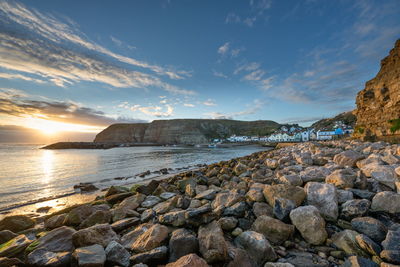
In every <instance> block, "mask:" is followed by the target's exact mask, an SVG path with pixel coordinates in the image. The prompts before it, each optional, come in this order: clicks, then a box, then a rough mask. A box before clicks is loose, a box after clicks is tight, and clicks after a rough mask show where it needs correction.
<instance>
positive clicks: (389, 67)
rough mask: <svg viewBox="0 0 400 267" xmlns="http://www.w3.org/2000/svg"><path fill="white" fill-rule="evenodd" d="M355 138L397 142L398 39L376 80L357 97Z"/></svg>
mask: <svg viewBox="0 0 400 267" xmlns="http://www.w3.org/2000/svg"><path fill="white" fill-rule="evenodd" d="M356 104H357V109H356V110H355V115H356V116H357V123H356V128H355V132H354V137H356V138H361V139H363V140H365V141H375V140H384V141H390V142H400V39H399V40H397V41H396V44H395V46H394V48H393V49H392V50H391V51H390V53H389V55H388V56H387V57H385V58H384V59H383V60H382V61H381V69H380V71H379V72H378V74H377V75H376V77H375V78H373V79H372V80H370V81H368V82H367V83H366V84H365V88H364V89H363V90H361V91H360V92H359V93H358V94H357V100H356Z"/></svg>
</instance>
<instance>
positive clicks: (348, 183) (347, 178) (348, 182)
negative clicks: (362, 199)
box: [325, 169, 357, 189]
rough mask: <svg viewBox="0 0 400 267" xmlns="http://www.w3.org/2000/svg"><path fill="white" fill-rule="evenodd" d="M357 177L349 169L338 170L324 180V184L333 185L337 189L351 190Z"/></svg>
mask: <svg viewBox="0 0 400 267" xmlns="http://www.w3.org/2000/svg"><path fill="white" fill-rule="evenodd" d="M356 178H357V176H356V174H355V173H354V172H353V170H351V169H339V170H335V171H333V172H332V173H331V174H329V175H328V176H327V177H326V178H325V182H326V183H328V184H333V185H334V186H336V187H337V188H341V189H345V188H352V187H353V186H354V182H355V180H356Z"/></svg>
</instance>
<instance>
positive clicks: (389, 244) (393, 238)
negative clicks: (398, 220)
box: [382, 230, 400, 251]
mask: <svg viewBox="0 0 400 267" xmlns="http://www.w3.org/2000/svg"><path fill="white" fill-rule="evenodd" d="M382 247H383V249H385V250H399V251H400V230H397V231H392V230H389V231H388V233H387V235H386V238H385V240H383V242H382Z"/></svg>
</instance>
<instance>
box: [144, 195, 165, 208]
mask: <svg viewBox="0 0 400 267" xmlns="http://www.w3.org/2000/svg"><path fill="white" fill-rule="evenodd" d="M161 201H162V199H161V198H159V197H157V196H147V197H146V198H145V199H144V201H143V202H142V204H140V206H141V207H143V208H152V207H154V206H155V205H156V204H158V203H160V202H161Z"/></svg>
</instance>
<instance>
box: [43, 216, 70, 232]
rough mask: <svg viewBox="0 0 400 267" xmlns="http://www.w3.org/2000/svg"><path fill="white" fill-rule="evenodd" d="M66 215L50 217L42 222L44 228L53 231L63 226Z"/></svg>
mask: <svg viewBox="0 0 400 267" xmlns="http://www.w3.org/2000/svg"><path fill="white" fill-rule="evenodd" d="M66 217H67V214H58V215H54V216H51V217H50V218H48V219H46V220H45V221H44V227H45V228H46V229H55V228H58V227H61V226H63V225H64V221H65V218H66Z"/></svg>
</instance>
